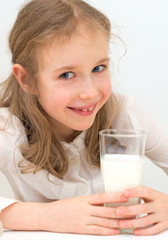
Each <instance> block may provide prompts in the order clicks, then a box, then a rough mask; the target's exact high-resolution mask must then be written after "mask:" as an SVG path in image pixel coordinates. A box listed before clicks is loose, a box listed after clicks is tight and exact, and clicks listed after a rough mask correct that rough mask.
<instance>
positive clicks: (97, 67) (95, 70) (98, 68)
mask: <svg viewBox="0 0 168 240" xmlns="http://www.w3.org/2000/svg"><path fill="white" fill-rule="evenodd" d="M103 69H104V66H103V65H99V66H96V67H95V68H93V70H92V72H101V71H102V70H103Z"/></svg>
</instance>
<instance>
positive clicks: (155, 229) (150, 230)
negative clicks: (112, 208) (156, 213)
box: [134, 223, 167, 236]
mask: <svg viewBox="0 0 168 240" xmlns="http://www.w3.org/2000/svg"><path fill="white" fill-rule="evenodd" d="M165 229H167V226H165V225H164V224H163V223H156V224H154V225H153V226H151V227H147V228H142V229H135V230H134V234H135V235H141V236H144V235H154V234H157V233H160V232H162V231H164V230H165Z"/></svg>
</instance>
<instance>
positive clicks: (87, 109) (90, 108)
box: [68, 104, 97, 112]
mask: <svg viewBox="0 0 168 240" xmlns="http://www.w3.org/2000/svg"><path fill="white" fill-rule="evenodd" d="M96 105H97V104H95V105H94V106H92V107H89V108H73V107H68V108H69V109H72V110H75V111H81V112H91V111H92V110H93V109H94V108H95V106H96Z"/></svg>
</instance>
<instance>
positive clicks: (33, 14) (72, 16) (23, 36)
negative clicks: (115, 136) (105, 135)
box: [0, 0, 115, 178]
mask: <svg viewBox="0 0 168 240" xmlns="http://www.w3.org/2000/svg"><path fill="white" fill-rule="evenodd" d="M79 23H84V24H86V25H87V26H88V27H90V28H92V29H95V31H98V30H99V31H102V32H103V33H104V34H105V35H106V36H107V38H108V40H110V36H111V26H110V22H109V20H108V18H107V17H106V16H105V15H104V14H103V13H101V12H100V11H98V10H97V9H95V8H94V7H92V6H90V5H89V4H87V3H86V2H84V1H82V0H32V1H30V2H29V3H27V4H26V5H25V6H24V7H23V8H22V9H21V11H20V12H19V14H18V16H17V19H16V21H15V24H14V26H13V29H12V31H11V33H10V36H9V47H10V50H11V52H12V63H13V64H16V63H17V64H20V65H22V66H23V67H24V68H25V69H26V71H27V74H28V79H29V85H30V86H31V88H33V89H37V86H36V85H37V79H38V68H39V62H38V56H37V55H38V54H37V52H38V50H39V49H40V47H41V46H43V45H45V44H47V43H49V42H50V41H52V40H54V39H55V38H60V39H61V38H62V37H68V36H71V35H72V34H73V33H74V31H75V30H76V29H77V27H78V24H79ZM1 88H2V92H1V94H2V95H1V99H0V107H9V110H10V112H11V114H14V115H16V116H17V117H18V118H19V119H20V121H21V122H22V123H23V125H24V127H25V131H26V134H27V138H28V144H27V145H21V146H19V147H20V149H21V152H22V154H23V157H24V159H27V160H28V161H29V164H26V165H25V164H24V159H23V160H22V161H21V162H20V164H19V166H20V168H21V172H22V173H28V172H33V173H36V172H37V171H39V170H40V169H42V168H43V169H46V170H47V171H48V172H49V173H51V174H53V175H55V176H56V177H59V178H63V176H64V174H65V173H66V171H67V169H68V157H67V155H66V152H65V151H64V149H63V147H62V145H61V143H60V141H59V139H57V137H56V136H55V135H54V134H53V130H52V126H51V124H50V122H49V116H48V115H47V113H46V112H45V111H44V109H43V108H42V107H41V105H40V104H39V102H38V99H37V97H36V95H33V94H28V93H26V92H24V91H23V90H22V88H21V87H20V85H19V84H18V81H17V80H16V78H15V76H14V75H13V74H11V75H10V76H9V78H8V79H7V80H6V81H5V82H4V83H3V84H2V86H1ZM114 101H115V98H114V96H113V95H111V97H110V99H109V100H108V101H107V102H106V103H105V105H104V106H103V107H102V108H101V109H100V110H99V112H98V113H97V115H96V118H95V121H94V124H93V125H92V127H91V128H90V129H88V130H87V134H86V138H85V144H86V147H87V149H88V161H90V162H91V163H92V164H94V165H96V166H99V164H100V160H99V142H98V141H99V139H98V133H99V131H100V130H102V129H105V128H110V124H111V121H112V117H113V111H114V105H115V104H114ZM77 134H78V133H77Z"/></svg>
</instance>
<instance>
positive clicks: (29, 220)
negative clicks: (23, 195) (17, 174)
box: [0, 193, 128, 235]
mask: <svg viewBox="0 0 168 240" xmlns="http://www.w3.org/2000/svg"><path fill="white" fill-rule="evenodd" d="M127 200H128V198H127V197H124V196H123V195H122V194H112V193H101V194H94V195H90V196H81V197H75V198H71V199H65V200H59V201H54V202H51V203H35V202H18V203H14V204H12V205H10V206H8V207H7V208H5V209H4V210H2V212H1V214H0V220H1V221H2V223H3V226H4V228H7V229H12V230H44V231H52V232H64V233H79V234H98V235H114V234H119V230H118V229H117V228H118V227H119V225H118V223H119V220H118V219H117V218H121V216H118V215H116V214H115V209H114V208H107V207H103V203H104V202H126V201H127ZM124 217H126V216H124Z"/></svg>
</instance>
